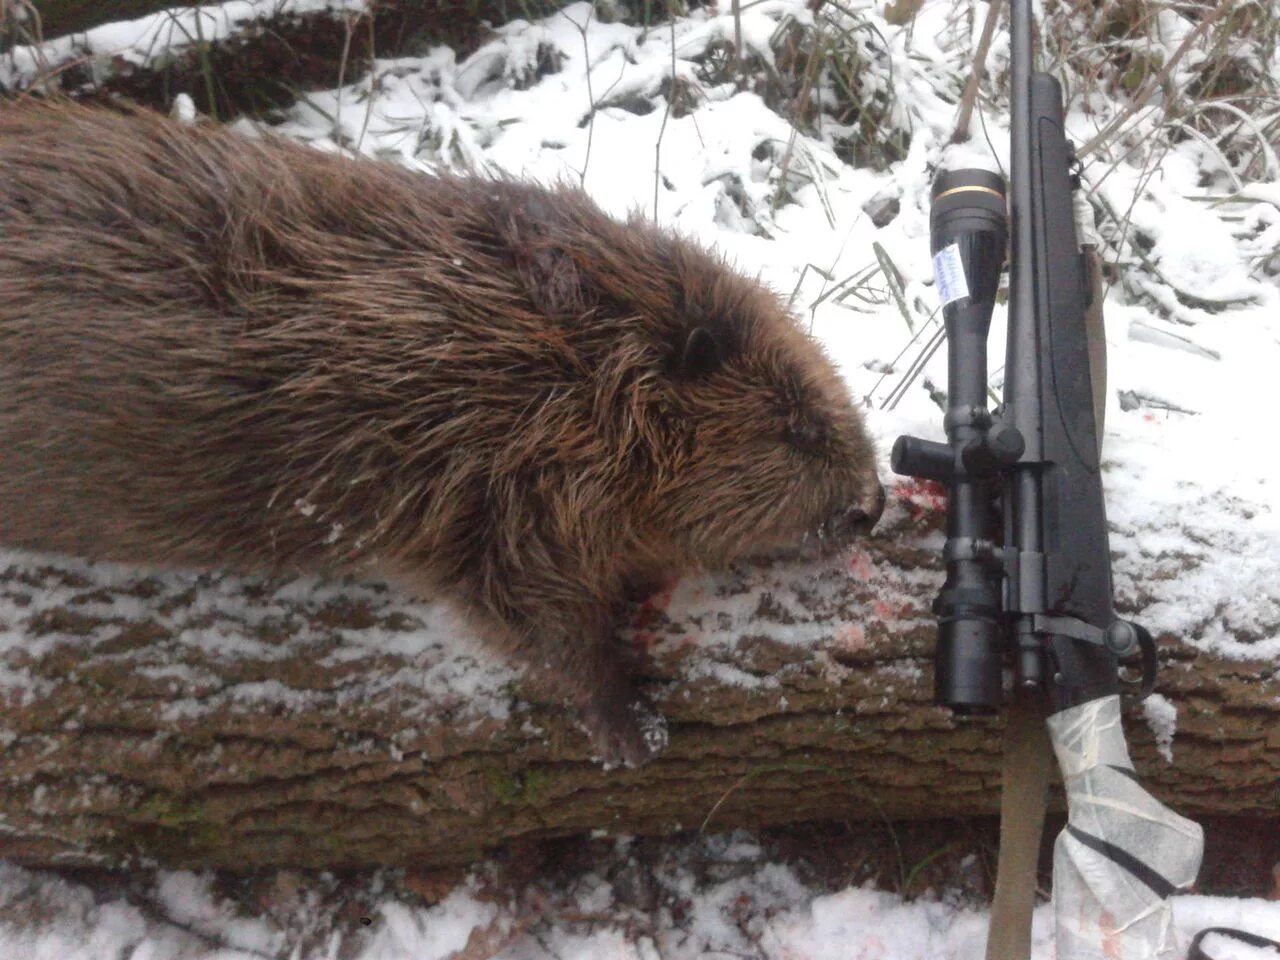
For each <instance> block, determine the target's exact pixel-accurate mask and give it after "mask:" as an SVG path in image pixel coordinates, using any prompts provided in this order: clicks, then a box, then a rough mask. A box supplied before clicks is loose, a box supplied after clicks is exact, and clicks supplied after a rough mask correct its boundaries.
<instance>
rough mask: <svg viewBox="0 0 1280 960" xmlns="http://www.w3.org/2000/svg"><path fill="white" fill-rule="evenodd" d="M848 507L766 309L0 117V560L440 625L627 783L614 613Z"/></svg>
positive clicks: (601, 228)
mask: <svg viewBox="0 0 1280 960" xmlns="http://www.w3.org/2000/svg"><path fill="white" fill-rule="evenodd" d="M882 503H883V491H882V489H881V487H880V484H879V482H878V480H877V476H876V471H875V457H874V454H873V450H872V446H871V443H870V442H869V440H868V437H867V435H866V433H865V431H864V427H863V423H862V421H861V419H860V416H859V414H858V412H857V411H856V410H855V409H854V408H853V406H852V405H851V404H850V401H849V397H848V395H847V392H846V389H845V386H844V385H843V383H842V381H841V379H840V377H839V376H838V375H837V374H836V372H835V371H834V369H833V368H832V365H831V364H830V362H829V361H828V360H827V358H826V357H825V356H824V355H823V352H822V350H821V349H820V348H819V346H818V345H817V344H816V343H814V342H813V341H812V340H811V339H810V338H809V337H807V336H806V335H805V334H804V333H803V332H802V331H801V330H800V329H799V328H798V326H797V325H796V323H795V322H794V320H793V319H792V318H791V317H790V316H788V314H787V312H786V310H785V309H784V308H783V306H782V305H781V304H780V302H779V301H778V299H777V297H776V296H775V295H773V294H772V293H771V292H769V291H768V290H767V289H766V288H765V287H764V286H762V285H761V284H759V283H758V282H756V281H754V280H751V279H747V278H745V277H743V276H740V275H739V274H737V273H735V272H733V271H732V270H731V269H729V268H728V267H727V266H726V265H725V264H724V263H723V262H722V261H721V260H719V259H717V258H716V257H715V256H713V255H712V254H710V253H709V252H707V251H706V250H704V249H702V248H700V247H699V246H697V245H695V244H694V243H691V242H689V241H688V240H684V239H680V238H678V237H677V236H675V235H673V234H672V233H670V232H668V231H666V230H663V229H659V228H658V227H655V226H653V225H652V224H649V223H647V222H644V221H643V220H640V219H632V220H631V221H630V222H627V223H622V222H619V221H616V220H614V219H612V218H610V217H608V216H606V215H605V214H604V213H602V212H601V211H600V209H599V208H598V207H597V206H596V205H595V204H594V203H592V202H591V200H590V199H588V197H587V196H586V195H585V194H584V193H582V192H580V191H578V190H575V189H569V188H565V187H557V188H554V189H546V188H543V187H540V186H535V185H531V184H527V183H520V182H514V181H512V180H490V179H480V178H474V177H460V176H439V177H430V176H425V175H423V174H420V173H415V172H413V171H410V170H407V169H403V168H400V167H397V166H393V165H390V164H381V163H376V162H372V161H362V160H350V159H342V158H338V157H334V156H331V155H328V154H325V153H322V152H320V151H318V150H315V149H312V148H309V147H305V146H302V145H299V144H295V143H291V142H287V141H285V140H282V139H279V138H275V137H271V136H265V137H263V138H259V139H254V138H248V137H245V136H241V135H239V134H237V133H235V132H232V131H229V130H227V129H225V128H221V127H218V126H217V125H212V124H205V125H198V126H193V127H189V126H181V125H179V124H177V123H174V122H171V121H169V120H167V119H165V118H162V117H159V116H155V115H149V114H144V113H133V114H122V113H118V112H112V111H106V110H101V109H98V110H94V109H86V108H81V107H73V106H58V107H49V106H40V105H34V104H31V105H24V106H13V105H9V106H3V107H0V542H3V543H5V544H7V545H10V546H15V547H23V548H30V549H38V550H45V551H54V552H63V553H70V554H79V555H84V556H89V557H97V558H103V559H110V560H116V561H124V562H135V563H138V562H141V563H152V564H167V565H179V566H187V567H206V568H207V567H219V568H229V569H237V570H244V571H250V572H254V571H257V572H264V573H294V572H331V573H346V574H355V575H365V576H368V575H376V576H383V577H387V578H389V579H391V580H392V581H394V582H397V583H399V584H401V585H402V586H403V587H405V588H406V589H408V590H410V591H413V592H415V593H419V594H426V595H430V596H439V595H445V596H449V597H452V598H454V599H455V601H456V602H457V603H458V605H459V606H460V607H461V609H462V610H463V612H464V613H465V614H467V615H468V616H469V617H470V618H471V620H472V621H473V622H474V624H475V627H476V629H477V630H478V632H479V633H480V635H481V636H483V637H484V638H486V639H487V640H488V641H489V642H490V643H492V644H495V645H496V646H497V647H498V648H500V649H501V650H503V651H505V652H506V653H507V654H508V655H509V656H510V657H512V658H513V659H514V660H515V661H517V662H518V663H520V664H523V665H525V666H526V667H528V668H530V669H531V670H532V671H534V673H535V674H537V675H540V676H543V677H545V678H547V679H549V680H550V681H551V682H552V683H553V684H554V688H555V690H556V691H558V692H559V693H561V694H563V695H565V696H566V697H568V698H569V699H570V700H571V701H572V702H573V703H574V704H576V705H577V706H578V707H579V708H581V709H582V710H583V711H584V716H585V719H586V722H587V724H588V727H589V729H590V730H591V733H592V735H593V737H594V741H595V744H596V746H597V748H598V751H599V753H600V754H601V756H603V757H604V758H605V759H606V760H608V761H613V762H618V761H625V762H628V763H637V762H641V761H643V760H645V759H646V758H648V757H649V756H651V755H652V754H653V753H655V752H656V751H657V750H659V749H661V747H662V744H663V741H664V733H663V730H662V728H661V725H660V723H659V722H658V718H656V716H655V715H654V714H653V712H652V711H651V710H650V708H648V707H647V706H646V705H645V703H644V701H643V700H642V699H641V698H640V697H639V696H638V695H637V693H636V691H635V689H634V687H633V684H632V680H631V677H630V664H629V663H628V661H627V658H626V657H625V656H624V655H623V653H622V651H621V650H620V649H619V645H618V644H616V642H615V641H614V627H615V618H616V616H617V613H618V610H619V607H620V604H621V603H622V601H623V599H624V597H625V596H626V595H627V591H628V589H629V588H632V587H636V586H638V585H644V584H653V583H654V582H655V581H660V580H662V579H663V578H667V577H669V576H671V575H673V574H677V573H680V572H682V571H687V570H690V569H695V568H713V567H717V566H721V565H723V564H725V563H727V562H728V561H730V560H732V559H734V558H736V557H741V556H744V555H748V554H761V553H771V552H777V551H779V550H795V549H797V548H801V547H808V548H812V547H815V546H821V545H822V544H824V543H826V544H831V543H841V542H844V541H845V540H846V539H847V538H848V536H849V535H851V534H852V533H854V532H857V531H858V530H861V529H865V528H866V527H867V526H868V525H869V524H871V523H874V520H875V518H876V517H878V516H879V513H880V508H881V505H882Z"/></svg>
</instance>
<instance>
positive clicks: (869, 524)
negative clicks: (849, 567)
mask: <svg viewBox="0 0 1280 960" xmlns="http://www.w3.org/2000/svg"><path fill="white" fill-rule="evenodd" d="M882 513H884V487H882V486H881V485H880V484H879V483H877V484H876V486H875V490H873V491H872V493H871V494H870V495H868V496H867V497H866V498H865V499H864V500H863V501H862V502H860V503H857V504H854V505H853V506H850V507H846V508H845V509H843V510H841V511H839V512H837V513H835V514H833V515H832V516H831V517H829V518H828V519H827V520H826V521H825V522H824V523H823V524H822V527H821V530H820V532H819V535H820V537H821V538H822V539H824V540H828V541H830V542H832V543H834V544H843V543H847V542H848V541H850V540H852V539H853V538H855V537H865V536H866V535H867V534H869V533H870V532H871V530H872V528H874V527H875V525H876V523H877V522H879V520H880V514H882Z"/></svg>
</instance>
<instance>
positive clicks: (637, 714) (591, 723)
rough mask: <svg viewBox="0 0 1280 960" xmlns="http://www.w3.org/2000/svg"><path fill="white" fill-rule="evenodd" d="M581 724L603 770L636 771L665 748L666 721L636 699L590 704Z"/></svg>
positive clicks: (637, 697) (646, 702)
mask: <svg viewBox="0 0 1280 960" xmlns="http://www.w3.org/2000/svg"><path fill="white" fill-rule="evenodd" d="M582 720H583V723H584V724H585V726H586V728H587V734H588V735H589V736H590V737H591V743H592V746H594V747H595V749H596V754H597V757H598V759H599V760H601V761H602V762H603V763H604V765H605V766H606V767H617V766H624V767H640V766H643V765H644V764H646V763H648V762H649V761H650V760H652V759H654V758H655V757H657V756H658V755H659V754H660V753H662V751H664V750H665V749H666V748H667V721H666V719H665V718H664V717H663V716H662V714H660V713H658V711H657V710H655V709H654V708H653V707H652V706H651V705H650V704H649V703H648V701H646V700H644V699H643V698H641V697H639V696H633V697H630V698H618V699H616V700H609V701H605V702H600V703H594V704H591V705H590V706H588V707H587V708H586V709H584V710H583V711H582Z"/></svg>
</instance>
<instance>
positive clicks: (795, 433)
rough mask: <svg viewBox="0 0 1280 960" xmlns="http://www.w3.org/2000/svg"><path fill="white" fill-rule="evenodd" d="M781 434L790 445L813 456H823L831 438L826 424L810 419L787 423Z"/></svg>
mask: <svg viewBox="0 0 1280 960" xmlns="http://www.w3.org/2000/svg"><path fill="white" fill-rule="evenodd" d="M782 436H783V439H784V440H785V441H786V442H787V443H789V444H791V446H793V447H795V448H796V449H798V450H802V451H804V452H805V453H808V454H811V455H813V456H823V455H824V454H825V453H826V450H827V445H828V443H829V442H830V440H831V433H830V431H829V430H828V429H827V426H826V424H824V423H815V422H813V421H811V420H801V421H799V422H797V423H791V424H788V425H787V427H786V429H784V430H783V432H782Z"/></svg>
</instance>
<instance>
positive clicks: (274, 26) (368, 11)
mask: <svg viewBox="0 0 1280 960" xmlns="http://www.w3.org/2000/svg"><path fill="white" fill-rule="evenodd" d="M559 5H561V4H560V3H559V0H551V2H549V3H547V4H545V5H544V7H542V8H539V9H543V10H545V12H547V13H549V12H551V11H552V10H554V9H555V8H556V7H557V6H559ZM35 6H36V8H37V9H38V11H39V14H40V18H39V20H35V19H33V18H30V17H22V18H21V19H19V18H18V17H17V16H16V15H15V16H12V17H10V18H9V19H8V20H6V19H5V17H4V16H3V15H0V51H4V50H6V49H7V48H8V47H10V46H27V45H31V44H33V43H35V41H36V40H37V39H39V38H41V37H42V38H44V39H45V40H51V39H54V38H59V37H68V38H70V42H69V43H68V42H64V43H62V44H58V45H51V46H49V47H47V48H45V49H44V52H43V53H42V55H41V57H40V58H39V59H38V62H37V63H36V65H35V67H34V69H33V71H27V70H25V69H24V70H21V71H19V72H18V73H17V74H16V75H14V76H13V77H12V78H11V81H10V82H11V84H12V85H13V87H14V89H13V90H10V91H8V92H10V93H17V92H19V91H21V90H25V89H27V88H28V87H32V86H38V87H39V88H40V89H41V90H42V91H43V92H45V93H50V92H53V91H58V92H61V93H65V94H68V95H70V96H73V97H76V98H79V99H84V98H96V99H102V100H111V99H115V98H119V97H124V98H126V99H128V100H131V101H134V102H137V103H142V104H146V105H148V106H151V107H154V108H156V109H158V110H162V111H168V110H169V109H170V107H171V106H172V105H173V101H174V98H175V97H177V96H178V94H181V93H185V94H187V95H188V96H190V97H191V98H192V100H193V101H194V102H195V104H196V106H197V108H198V109H199V110H200V111H201V112H202V113H204V114H206V115H207V116H210V117H213V118H214V119H219V120H226V119H229V118H231V117H234V116H237V115H240V114H246V113H247V114H250V115H258V116H261V115H266V114H269V113H270V112H271V111H272V110H275V109H277V108H281V107H285V106H287V105H289V104H291V103H293V102H294V101H295V100H297V99H298V97H299V94H300V92H302V91H307V90H317V89H322V90H327V89H331V88H333V87H336V86H339V85H340V84H351V83H355V82H356V81H357V80H358V79H360V78H361V77H363V76H364V75H365V74H366V73H367V72H368V70H369V67H370V64H371V63H372V61H373V58H374V57H396V56H404V55H408V54H413V53H417V52H421V51H423V50H425V49H427V48H429V47H431V46H433V45H436V44H445V45H448V46H450V47H452V48H453V49H454V50H455V52H456V53H457V55H458V57H459V58H463V57H465V56H467V55H468V54H469V53H470V52H471V51H473V50H475V49H476V48H477V47H478V46H480V44H481V43H483V42H484V41H485V40H486V39H487V38H488V37H489V36H491V35H492V30H491V29H490V28H491V27H492V26H497V25H500V24H502V23H505V22H507V21H508V20H511V19H514V18H516V17H519V16H523V15H525V8H524V7H523V6H522V5H520V4H516V3H508V2H506V0H369V2H367V3H365V4H364V5H363V7H362V8H358V9H337V6H338V5H337V4H336V3H335V8H334V9H319V10H305V11H303V12H300V13H294V12H292V11H291V10H290V9H289V8H288V7H286V6H284V5H283V4H281V7H282V8H283V9H282V11H281V12H273V9H272V8H265V9H264V11H263V12H262V14H260V15H259V16H258V17H257V18H253V17H249V18H246V19H244V20H241V21H239V22H236V23H231V24H227V25H226V30H225V31H224V30H223V29H222V28H221V27H220V26H219V25H220V24H221V20H222V18H223V17H225V16H226V14H225V12H224V11H221V10H219V9H217V7H216V6H215V5H212V4H188V5H185V6H184V5H182V4H178V3H175V2H174V0H125V2H118V3H112V4H103V3H101V2H99V0H92V2H87V0H50V2H38V3H36V5H35ZM191 7H201V8H202V9H203V11H204V13H203V15H202V17H201V19H200V20H199V26H196V25H195V24H196V21H195V20H193V19H191V18H190V17H189V16H187V14H188V12H189V9H188V8H191ZM14 9H15V10H17V9H18V8H17V7H16V6H15V7H14ZM3 10H4V3H3V2H2V0H0V14H2V13H3ZM153 14H163V15H164V16H165V17H167V18H168V19H167V20H166V21H164V22H162V23H161V24H160V26H159V27H158V28H157V29H158V32H157V33H154V34H148V35H147V39H146V40H145V41H144V43H143V45H142V48H141V49H128V50H126V49H119V48H117V47H115V46H113V45H114V44H119V43H122V42H123V40H122V39H121V38H122V37H124V36H127V34H125V33H122V32H121V31H120V30H119V29H114V30H113V31H112V32H111V33H110V34H109V36H106V37H103V36H101V35H95V34H93V33H92V32H91V31H92V30H93V28H94V27H97V26H100V25H102V24H103V23H105V22H108V21H109V22H112V23H113V24H118V23H119V22H120V21H124V20H129V19H133V18H141V17H145V16H151V15H153ZM184 17H185V19H184ZM85 31H90V33H89V36H88V38H86V37H85ZM24 62H25V61H24ZM3 76H4V75H3V72H2V71H0V93H3V92H5V86H4V82H3Z"/></svg>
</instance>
